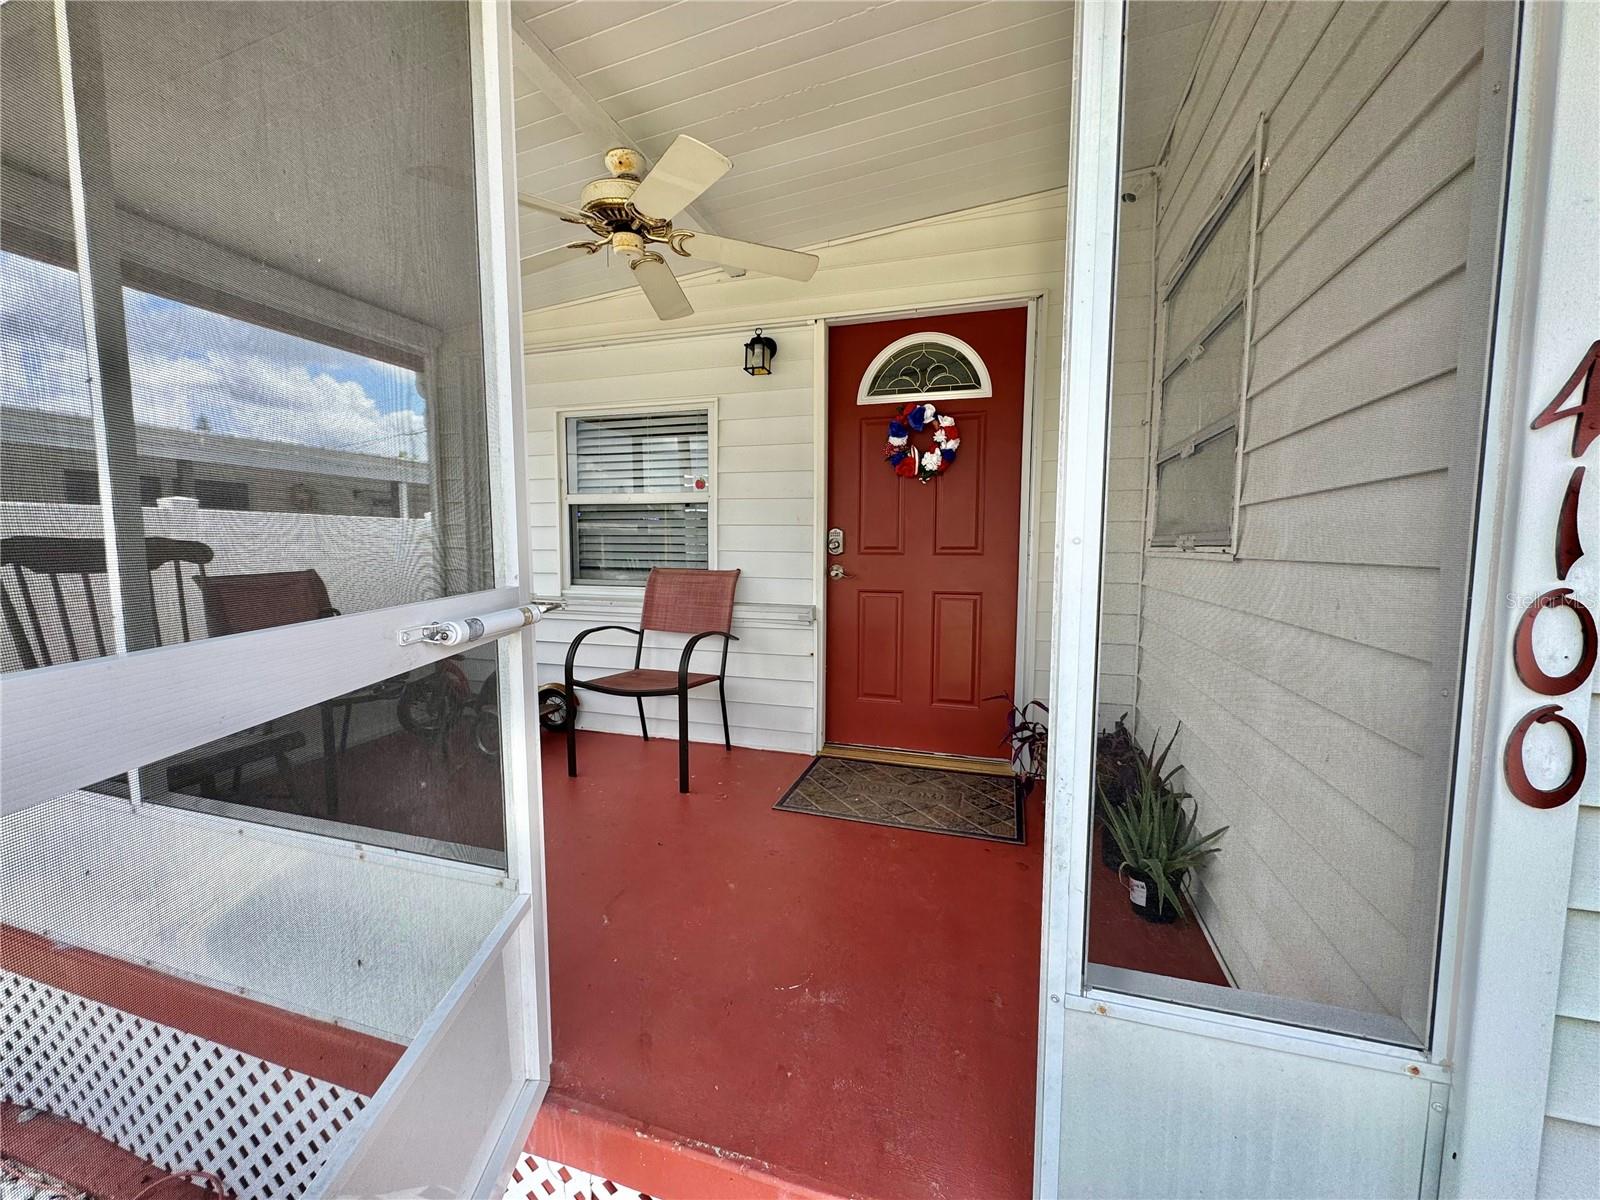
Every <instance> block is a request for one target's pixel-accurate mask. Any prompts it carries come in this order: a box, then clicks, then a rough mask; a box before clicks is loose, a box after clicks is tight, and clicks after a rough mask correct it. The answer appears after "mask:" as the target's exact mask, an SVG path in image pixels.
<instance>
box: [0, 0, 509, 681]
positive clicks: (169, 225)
mask: <svg viewBox="0 0 1600 1200" xmlns="http://www.w3.org/2000/svg"><path fill="white" fill-rule="evenodd" d="M5 7H6V11H7V16H6V21H7V30H6V32H7V36H6V39H5V41H6V44H7V48H6V55H7V57H6V80H7V82H6V88H7V94H6V97H5V99H6V104H5V109H6V117H5V119H6V122H7V125H6V130H5V132H6V141H5V154H6V159H5V169H6V173H7V174H6V179H5V182H6V187H5V189H4V198H3V199H4V208H5V219H6V224H5V229H6V239H5V252H6V256H5V260H4V269H5V273H6V283H7V286H6V289H5V291H6V299H5V303H6V310H5V311H6V321H7V338H6V342H7V347H8V351H7V366H6V394H5V400H4V403H5V416H6V418H7V419H6V422H5V430H4V444H5V459H6V462H5V466H6V472H5V485H4V500H5V503H6V513H5V518H6V521H5V529H6V532H7V533H8V534H9V533H11V532H13V531H14V530H18V529H20V527H21V524H22V522H24V521H27V522H29V525H28V528H29V529H30V530H32V531H35V532H40V533H45V534H48V535H50V536H52V537H57V538H62V539H66V540H67V543H68V544H67V546H66V547H65V549H64V550H63V554H64V555H65V556H66V557H65V558H64V559H63V562H64V563H67V561H68V559H70V560H71V561H70V563H68V565H70V566H72V567H74V568H76V567H78V566H80V565H81V564H82V562H83V561H84V557H85V547H84V545H83V542H84V539H86V538H94V537H96V536H97V535H98V531H99V529H100V527H101V526H102V525H103V523H104V517H103V515H102V513H101V512H100V504H101V502H102V501H103V500H105V499H107V498H106V497H104V496H103V495H102V494H101V493H102V491H103V488H102V486H101V483H102V481H101V480H100V479H99V478H98V477H97V474H96V470H95V467H96V464H95V462H94V455H93V446H94V444H95V428H96V423H97V421H99V422H101V423H102V424H104V427H105V428H106V429H107V430H108V437H109V439H110V445H111V448H112V463H111V471H112V474H111V477H110V478H111V479H112V484H113V492H114V494H115V495H116V497H117V500H116V503H115V504H114V506H113V507H115V508H116V509H117V510H118V511H117V512H116V520H117V521H118V523H119V528H120V529H121V530H122V531H123V537H122V540H121V541H119V557H120V559H121V560H123V561H122V566H123V576H124V588H123V591H124V605H123V607H124V610H125V620H126V624H127V627H128V644H129V646H130V648H133V649H142V648H146V647H148V646H153V645H166V644H171V643H172V642H174V641H182V640H191V639H193V638H196V637H203V636H206V635H207V634H217V633H221V632H228V631H227V630H226V629H219V628H212V627H210V626H209V625H208V624H207V623H206V622H205V621H204V620H200V621H198V622H196V621H192V620H188V619H187V618H188V617H189V616H190V615H191V614H188V613H185V612H184V611H183V610H184V609H186V608H192V607H193V603H194V602H195V601H196V600H198V599H199V597H198V595H197V593H196V588H197V585H196V583H195V581H194V576H195V575H196V574H198V573H199V571H198V565H199V564H191V566H190V567H188V568H185V569H184V570H183V571H182V572H180V574H179V575H178V576H177V577H175V578H164V577H157V572H155V570H154V568H153V566H152V567H151V574H152V579H151V580H150V581H148V582H145V581H143V580H142V579H141V578H140V577H141V576H142V574H143V573H144V571H145V569H146V567H147V565H150V564H148V563H142V562H140V561H139V559H140V557H141V555H140V553H139V552H140V549H141V545H142V544H143V539H172V540H180V541H185V542H193V543H196V544H198V545H199V546H202V547H204V548H205V550H206V551H208V552H209V554H210V558H209V560H208V561H207V562H206V563H205V564H204V565H205V567H206V570H207V571H208V572H210V573H222V574H243V573H260V574H266V573H276V572H285V571H315V572H316V573H317V574H318V575H319V576H320V577H321V579H322V581H323V583H324V584H325V586H326V588H327V590H328V592H329V594H330V597H331V607H332V608H334V609H336V610H338V611H340V612H345V613H350V612H358V611H362V610H367V609H374V608H382V607H387V606H391V605H395V604H401V603H406V602H410V601H414V600H418V599H424V598H427V597H430V596H438V595H442V594H447V593H458V592H464V591H474V590H479V589H481V588H485V587H488V586H491V585H492V583H493V546H492V543H491V536H490V520H489V513H490V507H489V505H490V497H489V471H488V452H489V437H488V432H487V418H486V410H485V403H484V383H483V366H482V362H483V357H482V338H481V331H480V320H481V306H480V302H479V282H478V266H477V264H478V251H477V244H478V243H477V236H478V231H477V226H476V200H475V195H474V183H473V170H474V164H473V149H472V148H473V118H472V106H471V96H470V78H471V71H470V43H469V39H468V24H467V13H466V10H465V7H464V6H459V5H451V4H430V3H419V4H401V5H384V4H344V3H330V4H308V5H290V4H276V3H235V4H226V5H218V4H210V3H161V4H144V5H94V4H84V5H73V6H71V8H70V28H71V31H72V37H71V44H72V58H73V63H74V71H75V75H76V76H78V77H79V78H78V79H77V87H76V95H77V97H78V102H77V105H76V108H77V109H78V111H77V112H76V114H75V116H76V121H77V124H78V126H79V134H80V136H79V141H80V144H81V145H82V147H83V149H84V153H83V156H82V157H83V178H84V186H85V193H86V197H87V211H88V213H89V214H90V228H89V230H88V231H87V232H88V234H89V240H90V245H91V247H92V249H91V259H92V260H94V261H93V262H92V263H91V268H92V269H91V276H92V279H93V281H94V286H95V296H96V299H97V303H96V312H97V322H96V324H97V328H98V333H99V343H100V347H99V349H100V354H101V357H102V359H103V360H104V361H105V362H106V363H107V364H108V367H107V369H106V370H105V371H104V377H105V379H106V380H107V381H108V382H107V385H106V386H105V388H104V389H103V391H104V397H103V406H104V407H103V412H102V411H99V410H95V409H92V408H91V406H90V402H89V397H88V395H87V393H86V389H85V388H84V385H83V382H82V381H83V379H84V378H85V377H86V375H87V372H86V371H85V369H84V367H83V362H84V360H85V347H84V335H83V328H82V321H81V309H79V308H78V307H77V300H76V290H75V289H76V283H77V280H76V276H75V275H74V273H73V271H72V270H71V267H72V258H71V247H72V244H73V239H74V236H75V233H76V232H78V231H75V230H74V229H73V227H72V223H71V218H70V210H69V208H68V203H67V184H68V179H67V173H66V170H65V155H64V151H63V150H62V149H61V146H62V113H61V101H60V96H61V88H60V83H59V81H58V79H57V77H56V72H55V62H54V54H53V41H52V38H51V33H50V31H51V14H50V9H49V6H48V5H44V4H29V3H21V4H15V5H12V4H8V5H6V6H5ZM14 30H15V31H16V32H15V36H14V35H13V31H14ZM52 105H53V107H52ZM13 346H16V347H17V348H18V349H17V350H16V351H15V352H14V351H13V350H12V349H11V347H13ZM121 362H125V363H126V372H127V380H126V382H123V381H122V380H121V378H120V370H119V369H118V364H119V363H121ZM19 506H32V507H26V508H24V507H19ZM62 574H63V573H62V572H59V571H57V572H50V571H46V572H45V578H43V579H42V580H39V581H35V582H36V586H38V587H40V588H42V589H43V592H42V594H44V595H46V596H47V597H48V598H49V599H50V600H51V602H52V606H54V589H55V587H56V585H57V583H58V582H59V583H60V584H61V585H62V586H63V587H65V588H66V589H67V593H66V606H67V611H68V612H69V614H70V616H71V621H70V624H71V625H72V626H73V629H72V634H73V640H74V641H76V642H77V643H78V647H77V649H78V653H77V655H76V656H78V657H81V656H82V655H83V647H84V646H85V645H97V644H98V643H96V642H95V639H94V629H93V625H94V623H95V622H96V621H98V622H100V623H101V624H103V625H105V626H107V627H109V625H110V623H111V615H112V614H111V613H110V612H109V611H107V610H108V608H109V606H108V605H106V604H105V603H104V602H102V604H101V605H100V611H96V612H93V613H90V612H88V611H86V610H85V609H86V605H87V602H86V601H84V600H83V599H82V598H81V597H80V596H79V593H84V589H85V588H88V589H89V591H91V592H92V591H94V590H95V589H99V590H100V591H101V593H102V594H103V593H104V591H105V588H106V581H105V578H104V568H103V567H102V568H101V569H100V571H98V572H96V571H89V572H86V573H82V572H76V571H74V574H86V575H87V577H88V578H87V582H85V581H84V579H82V578H74V579H70V580H69V579H66V578H64V577H63V578H61V579H59V580H58V579H57V578H54V577H53V576H56V575H62ZM182 590H187V591H188V593H189V594H188V595H186V596H180V594H179V593H180V591H182ZM85 594H86V593H85ZM74 604H76V605H77V606H78V608H77V610H74V609H73V607H72V606H73V605H74ZM79 610H85V611H79ZM24 619H26V614H24ZM41 619H42V618H41ZM60 623H61V622H60V620H59V617H58V618H57V624H60ZM46 634H47V640H50V639H53V640H54V641H56V642H60V643H63V647H64V649H65V651H66V656H67V657H72V656H73V654H72V649H73V648H72V647H71V646H65V645H64V643H65V640H66V639H65V633H64V631H63V632H62V633H59V634H58V633H57V632H56V631H55V630H53V629H48V628H47V630H46ZM15 640H16V639H15V635H14V634H12V635H11V636H9V637H8V645H7V646H6V649H5V665H6V666H7V667H8V668H15V667H16V666H20V665H24V663H25V661H26V656H25V655H23V654H22V653H21V652H20V651H19V650H18V648H17V647H16V646H15V645H14V643H15ZM52 657H54V658H59V657H61V655H59V654H57V655H53V656H52ZM35 658H36V659H38V658H39V656H38V655H35Z"/></svg>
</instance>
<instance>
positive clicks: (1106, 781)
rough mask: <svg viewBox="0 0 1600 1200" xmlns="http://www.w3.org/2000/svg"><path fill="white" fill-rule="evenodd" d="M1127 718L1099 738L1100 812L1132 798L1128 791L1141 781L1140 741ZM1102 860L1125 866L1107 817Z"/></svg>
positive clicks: (1096, 749) (1096, 773) (1113, 866)
mask: <svg viewBox="0 0 1600 1200" xmlns="http://www.w3.org/2000/svg"><path fill="white" fill-rule="evenodd" d="M1127 720H1128V714H1127V713H1123V714H1122V715H1121V716H1120V717H1118V718H1117V723H1116V726H1115V727H1114V728H1112V729H1108V730H1107V731H1106V732H1104V733H1102V734H1100V736H1099V737H1097V738H1096V739H1095V746H1094V783H1095V792H1096V794H1097V795H1098V796H1099V800H1100V803H1099V805H1098V806H1097V811H1096V815H1099V813H1100V812H1102V811H1104V808H1105V806H1107V805H1110V806H1112V807H1121V805H1122V803H1123V801H1124V800H1126V799H1127V798H1128V793H1129V792H1130V791H1131V790H1132V789H1133V788H1134V787H1135V786H1136V785H1137V783H1138V781H1139V772H1138V762H1139V744H1138V743H1137V742H1135V741H1134V740H1133V734H1132V733H1131V732H1130V731H1129V729H1128V725H1127ZM1100 861H1101V862H1103V863H1104V864H1105V865H1106V866H1108V867H1110V868H1111V869H1112V870H1113V871H1115V870H1116V869H1117V868H1118V867H1120V866H1122V856H1121V855H1120V854H1119V853H1118V852H1117V843H1116V842H1115V841H1114V840H1113V839H1112V837H1111V834H1110V833H1109V832H1108V831H1107V830H1106V829H1105V822H1104V820H1103V819H1102V820H1101V834H1100Z"/></svg>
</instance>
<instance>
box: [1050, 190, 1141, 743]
mask: <svg viewBox="0 0 1600 1200" xmlns="http://www.w3.org/2000/svg"><path fill="white" fill-rule="evenodd" d="M1122 187H1123V195H1124V197H1127V196H1132V197H1133V199H1132V200H1127V199H1124V201H1123V204H1122V227H1121V230H1120V231H1119V233H1118V239H1117V245H1118V255H1117V296H1116V330H1115V336H1114V338H1113V345H1112V366H1111V414H1110V420H1109V425H1110V432H1109V433H1108V435H1107V449H1106V452H1107V455H1108V460H1107V484H1106V489H1107V490H1106V533H1105V537H1106V541H1105V565H1104V574H1103V576H1102V578H1101V588H1100V613H1101V618H1100V664H1099V695H1098V702H1099V712H1098V716H1099V725H1100V728H1102V729H1109V728H1110V727H1111V726H1112V725H1113V724H1115V723H1116V721H1117V719H1118V718H1119V717H1121V716H1123V715H1124V714H1128V715H1129V720H1130V721H1131V720H1132V713H1133V709H1134V706H1135V703H1136V700H1137V698H1138V674H1139V646H1138V642H1139V612H1140V607H1139V605H1140V600H1139V583H1140V578H1141V576H1142V574H1143V554H1142V551H1143V548H1144V515H1145V498H1146V482H1147V480H1148V478H1149V440H1150V403H1151V380H1150V358H1151V355H1152V354H1153V353H1154V326H1153V325H1152V323H1151V313H1152V308H1151V304H1152V298H1153V296H1154V293H1155V280H1154V277H1153V274H1152V272H1153V271H1154V266H1153V258H1154V252H1155V241H1154V239H1155V209H1156V184H1155V177H1154V176H1153V175H1151V174H1149V173H1147V172H1141V173H1139V174H1137V175H1131V176H1127V177H1125V178H1124V179H1123V181H1122ZM1051 465H1052V466H1054V458H1053V456H1052V460H1051ZM1051 478H1052V480H1053V479H1054V475H1053V474H1052V476H1051ZM1051 500H1052V502H1053V501H1054V493H1053V492H1052V494H1051ZM1042 582H1043V586H1044V588H1045V591H1046V593H1048V590H1049V588H1050V576H1049V575H1045V576H1044V578H1043V580H1042ZM1045 633H1046V643H1047V644H1048V630H1046V631H1045ZM1049 670H1050V657H1049V653H1048V650H1047V649H1046V650H1044V651H1042V652H1041V654H1040V657H1039V685H1038V686H1039V688H1040V690H1041V693H1042V692H1043V690H1044V689H1045V688H1046V687H1047V686H1048V682H1049Z"/></svg>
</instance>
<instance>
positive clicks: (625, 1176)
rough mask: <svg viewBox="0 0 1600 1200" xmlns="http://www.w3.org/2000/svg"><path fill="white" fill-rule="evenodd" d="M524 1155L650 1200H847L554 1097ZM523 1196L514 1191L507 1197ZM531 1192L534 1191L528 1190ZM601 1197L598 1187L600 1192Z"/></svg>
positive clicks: (729, 1154)
mask: <svg viewBox="0 0 1600 1200" xmlns="http://www.w3.org/2000/svg"><path fill="white" fill-rule="evenodd" d="M527 1152H528V1154H530V1155H533V1156H535V1157H536V1158H538V1159H543V1160H544V1162H545V1164H550V1165H555V1164H562V1165H566V1166H568V1167H572V1168H575V1169H577V1170H579V1171H584V1172H587V1173H589V1174H591V1175H594V1176H596V1177H597V1183H599V1181H601V1180H603V1181H606V1182H609V1183H611V1184H613V1185H616V1191H617V1193H618V1194H626V1192H629V1191H631V1192H637V1193H639V1194H641V1195H643V1196H647V1197H651V1198H652V1200H844V1198H845V1197H855V1196H858V1195H859V1193H852V1192H841V1191H838V1190H837V1189H834V1188H832V1187H829V1186H826V1185H824V1184H821V1183H818V1182H816V1181H815V1180H810V1179H805V1178H803V1177H801V1176H798V1175H795V1174H792V1173H790V1172H787V1171H782V1170H780V1169H779V1168H777V1167H775V1166H773V1165H772V1164H771V1163H766V1162H761V1161H760V1160H758V1159H754V1158H750V1157H749V1156H747V1155H743V1154H736V1153H734V1152H733V1151H731V1150H723V1149H720V1148H719V1147H716V1146H710V1145H707V1144H706V1143H705V1142H699V1141H695V1140H694V1139H692V1138H686V1137H680V1136H679V1135H677V1134H675V1133H671V1132H669V1131H667V1130H665V1129H658V1128H656V1127H654V1126H650V1125H644V1124H641V1123H639V1122H637V1121H634V1120H632V1119H630V1118H628V1117H625V1116H623V1115H622V1114H620V1113H614V1112H611V1111H609V1110H607V1109H603V1108H598V1107H596V1106H595V1105H592V1104H586V1103H584V1102H583V1101H581V1100H576V1099H573V1098H571V1097H569V1096H564V1095H562V1094H561V1093H559V1092H551V1093H550V1094H549V1095H547V1096H546V1097H545V1101H544V1106H543V1107H542V1108H540V1110H539V1117H538V1119H537V1120H536V1121H535V1122H534V1126H533V1132H532V1133H530V1134H529V1135H528V1143H527ZM516 1194H518V1193H517V1192H516V1191H515V1189H514V1190H513V1192H512V1193H508V1195H516ZM529 1194H530V1195H534V1194H535V1193H533V1192H530V1193H529ZM595 1194H596V1195H597V1197H603V1196H605V1195H606V1194H607V1190H606V1189H605V1188H604V1187H603V1185H601V1186H600V1189H599V1190H598V1191H597V1192H596V1193H595Z"/></svg>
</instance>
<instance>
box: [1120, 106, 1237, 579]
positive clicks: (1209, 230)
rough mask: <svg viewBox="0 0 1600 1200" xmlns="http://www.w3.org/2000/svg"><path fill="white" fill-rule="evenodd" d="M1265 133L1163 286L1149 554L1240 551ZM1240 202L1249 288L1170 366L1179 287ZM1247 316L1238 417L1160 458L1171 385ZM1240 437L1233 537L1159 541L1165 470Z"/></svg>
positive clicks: (1154, 355)
mask: <svg viewBox="0 0 1600 1200" xmlns="http://www.w3.org/2000/svg"><path fill="white" fill-rule="evenodd" d="M1264 132H1265V127H1264V125H1263V124H1262V122H1260V121H1257V123H1256V136H1255V140H1254V142H1253V143H1252V146H1251V150H1250V154H1249V157H1248V160H1247V161H1246V162H1245V164H1244V166H1243V167H1242V168H1241V169H1240V170H1238V171H1237V172H1235V173H1234V175H1233V176H1232V177H1231V182H1230V183H1229V185H1228V186H1227V187H1226V188H1224V189H1223V191H1222V194H1221V196H1220V197H1219V198H1218V200H1217V202H1216V204H1215V205H1214V206H1213V207H1212V209H1211V211H1210V212H1208V213H1207V214H1206V219H1205V221H1204V222H1202V223H1201V225H1200V229H1199V231H1198V232H1196V234H1195V236H1194V238H1193V240H1192V241H1191V242H1190V244H1189V248H1188V249H1187V250H1185V251H1184V253H1183V255H1182V257H1180V258H1179V259H1178V262H1177V264H1176V266H1174V267H1173V270H1172V274H1171V276H1170V278H1168V279H1167V281H1166V282H1165V283H1163V284H1162V285H1161V298H1160V300H1159V302H1158V303H1157V305H1156V336H1155V346H1154V348H1153V350H1152V352H1151V362H1150V386H1151V392H1152V396H1151V418H1150V441H1149V453H1148V455H1147V458H1148V459H1149V464H1150V465H1149V482H1148V484H1147V486H1146V488H1145V494H1146V496H1147V497H1148V499H1147V501H1146V511H1145V537H1144V547H1145V553H1146V554H1153V555H1158V556H1183V557H1193V556H1194V555H1197V554H1198V555H1204V556H1206V557H1211V558H1227V559H1232V558H1234V557H1235V556H1236V555H1237V554H1238V550H1239V507H1240V498H1241V493H1242V491H1243V484H1244V431H1245V406H1246V403H1247V397H1248V396H1249V392H1250V367H1251V362H1252V359H1253V355H1252V349H1253V348H1252V346H1251V340H1252V338H1253V337H1254V336H1255V292H1256V241H1257V227H1258V226H1259V225H1260V223H1261V158H1262V153H1261V152H1262V141H1263V134H1264ZM1246 188H1248V189H1249V190H1250V195H1249V198H1248V201H1241V194H1242V193H1243V192H1244V190H1245V189H1246ZM1236 201H1241V202H1247V203H1248V204H1249V206H1250V237H1249V253H1248V257H1247V260H1246V264H1245V277H1244V284H1243V286H1242V287H1241V289H1240V290H1239V291H1238V292H1237V293H1236V294H1234V295H1233V296H1230V297H1229V298H1228V299H1227V300H1226V301H1225V302H1224V303H1223V304H1222V305H1221V306H1219V308H1218V310H1217V313H1216V315H1215V316H1214V317H1213V318H1212V320H1211V321H1209V322H1207V324H1206V327H1205V329H1204V330H1203V331H1202V332H1201V334H1200V336H1198V337H1197V338H1195V340H1194V342H1193V343H1191V345H1189V346H1187V347H1184V349H1185V350H1186V351H1188V352H1189V353H1188V355H1187V357H1185V358H1183V359H1179V360H1177V361H1174V362H1173V363H1171V364H1170V365H1169V364H1168V363H1167V347H1166V340H1167V309H1168V305H1169V303H1170V301H1171V298H1172V293H1173V291H1174V290H1176V288H1177V286H1178V284H1180V283H1181V282H1183V279H1184V277H1185V276H1186V275H1188V273H1189V269H1190V267H1192V266H1193V265H1194V264H1195V262H1196V261H1197V260H1198V259H1199V257H1200V254H1201V252H1202V251H1203V250H1204V249H1205V247H1206V246H1207V244H1209V242H1210V240H1211V237H1212V235H1213V234H1215V233H1216V231H1217V228H1218V226H1220V225H1221V224H1222V219H1223V217H1224V216H1225V215H1226V214H1227V212H1228V209H1229V208H1231V207H1232V206H1233V204H1234V203H1235V202H1236ZM1241 310H1242V312H1243V319H1244V361H1243V362H1242V363H1241V364H1240V369H1239V402H1238V404H1237V405H1236V406H1235V408H1234V411H1233V415H1232V417H1230V418H1226V419H1224V420H1221V421H1216V422H1213V424H1212V425H1210V426H1208V427H1207V428H1205V429H1203V430H1201V431H1200V432H1199V433H1198V434H1196V435H1195V436H1194V437H1192V438H1190V439H1189V440H1188V441H1187V442H1185V443H1184V444H1183V446H1182V447H1180V448H1179V449H1178V450H1177V451H1169V452H1168V453H1167V454H1165V455H1160V454H1159V453H1158V449H1157V447H1158V442H1159V439H1160V436H1161V400H1162V393H1163V391H1164V389H1165V385H1166V381H1167V380H1168V379H1170V378H1172V376H1173V375H1174V374H1175V373H1176V372H1177V370H1178V369H1179V368H1180V367H1182V366H1183V365H1185V363H1187V362H1192V361H1194V359H1195V358H1196V357H1198V354H1196V353H1195V351H1200V352H1204V350H1205V347H1206V344H1207V342H1208V341H1209V340H1210V339H1211V338H1212V337H1214V336H1215V335H1216V332H1217V330H1219V329H1221V328H1222V326H1224V325H1226V324H1227V323H1228V321H1229V320H1230V319H1232V317H1233V316H1234V314H1235V313H1239V312H1240V311H1241ZM1230 429H1231V430H1233V431H1234V435H1235V436H1234V463H1233V503H1232V505H1231V507H1230V510H1229V515H1228V536H1227V538H1226V540H1225V541H1222V542H1213V541H1207V542H1197V541H1195V540H1194V537H1193V536H1192V535H1182V536H1179V537H1177V538H1174V539H1171V540H1162V541H1158V540H1156V503H1157V499H1158V496H1157V492H1158V488H1157V477H1158V474H1157V473H1158V469H1159V468H1160V467H1161V466H1162V464H1164V463H1167V462H1170V461H1172V459H1173V458H1174V457H1178V458H1187V457H1188V456H1189V455H1191V454H1193V453H1194V452H1195V451H1196V450H1198V449H1199V448H1200V447H1201V446H1202V445H1204V444H1205V443H1207V442H1209V441H1211V440H1212V439H1214V438H1218V437H1221V436H1222V435H1224V434H1226V433H1227V432H1228V431H1229V430H1230Z"/></svg>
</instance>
